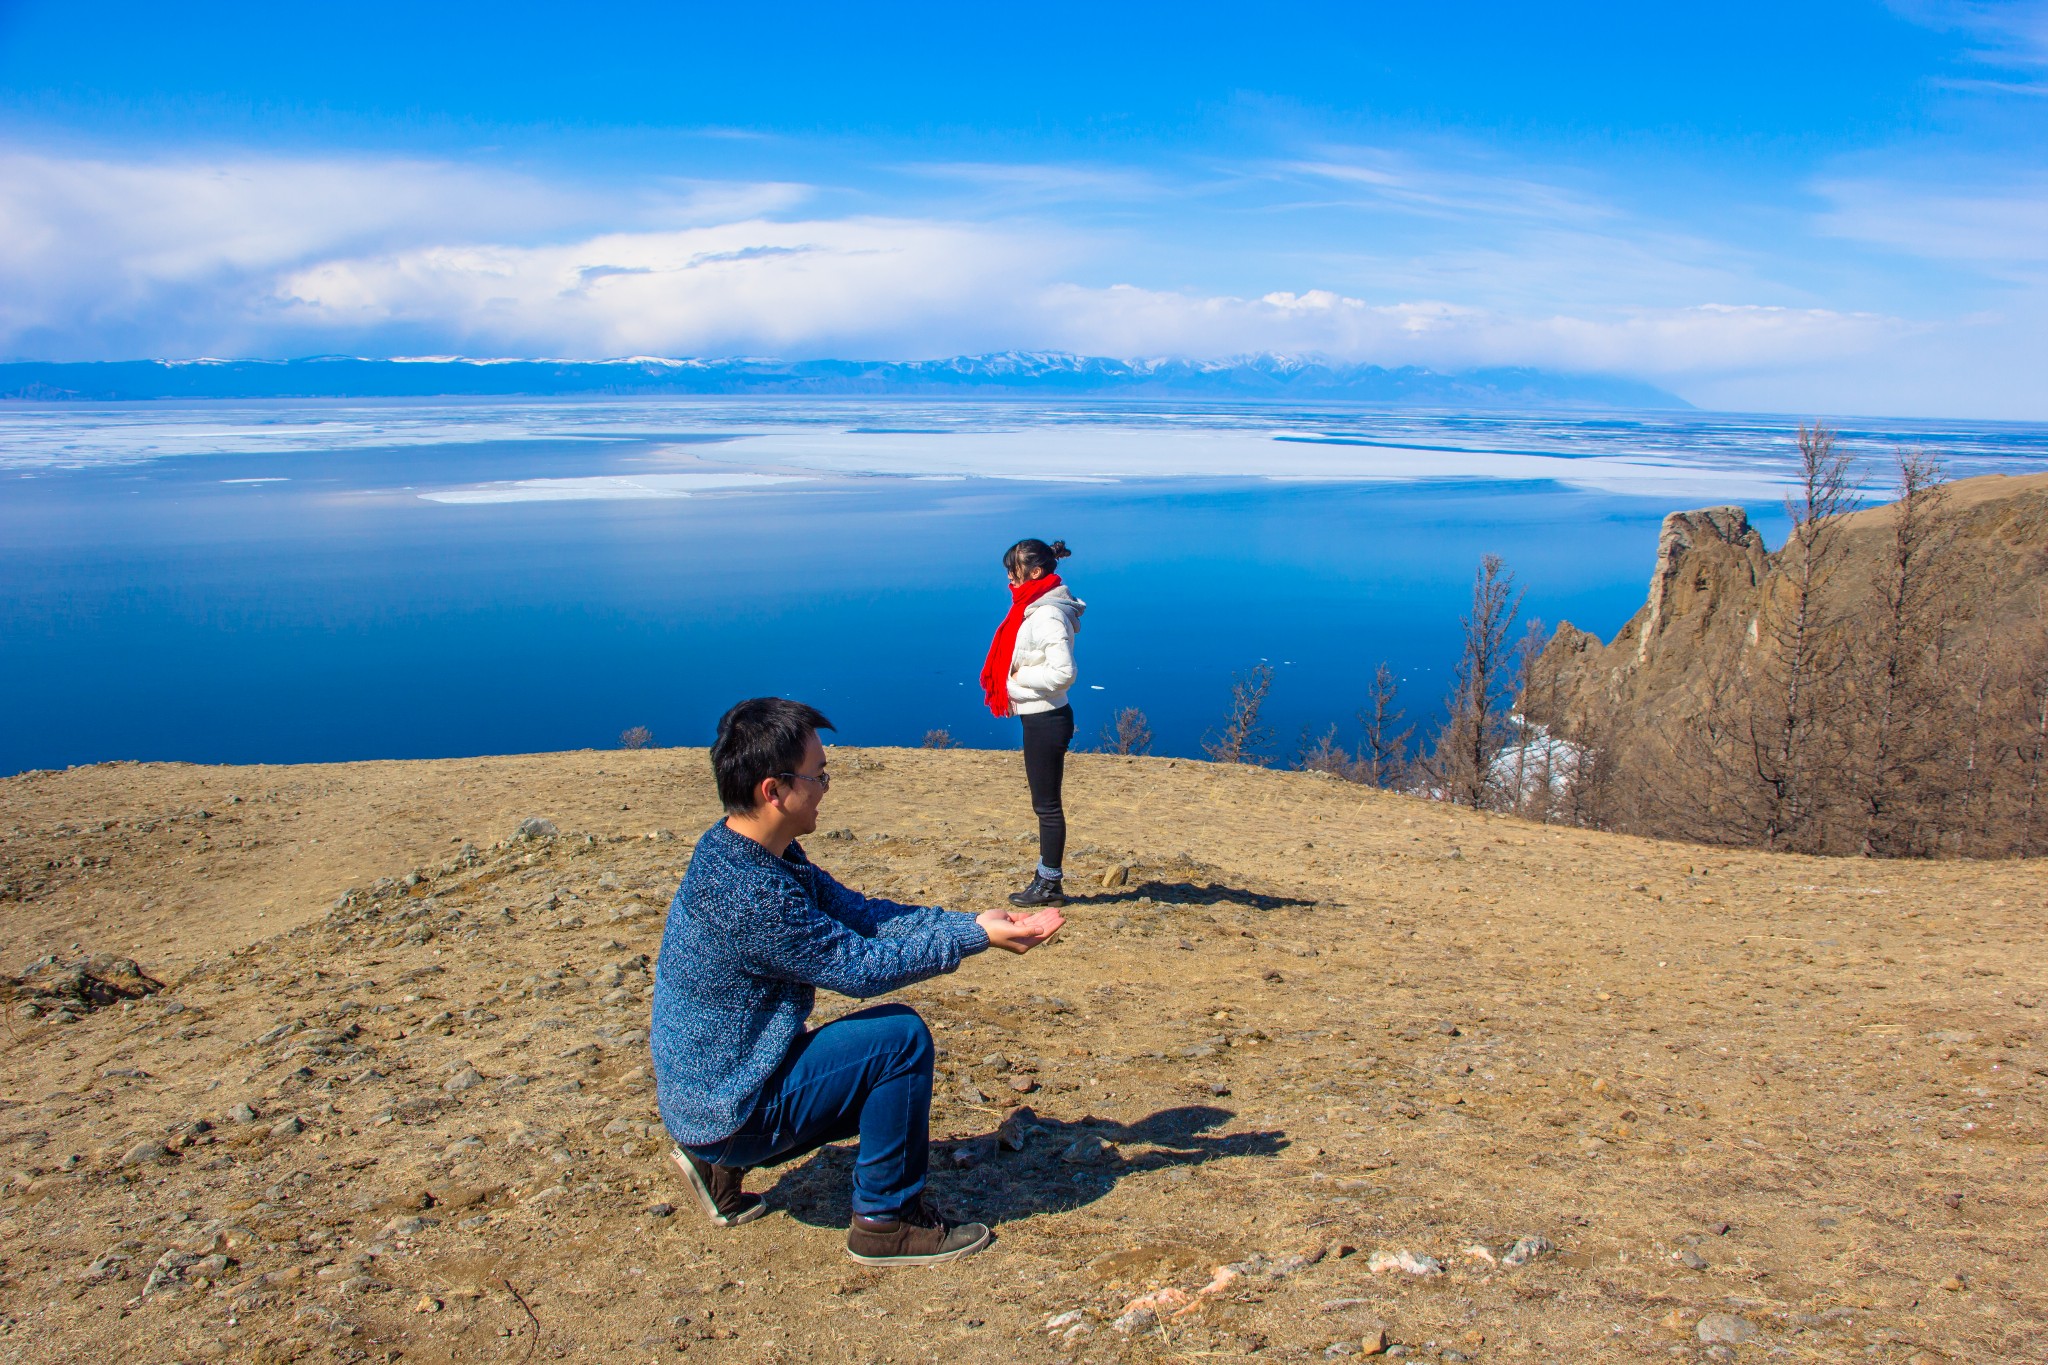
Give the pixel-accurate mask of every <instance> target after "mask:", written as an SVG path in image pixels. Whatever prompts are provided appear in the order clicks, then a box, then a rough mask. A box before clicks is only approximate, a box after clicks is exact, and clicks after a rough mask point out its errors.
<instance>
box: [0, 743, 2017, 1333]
mask: <svg viewBox="0 0 2048 1365" xmlns="http://www.w3.org/2000/svg"><path fill="white" fill-rule="evenodd" d="M834 768H835V771H837V772H839V773H841V774H842V775H843V778H842V781H841V782H840V783H839V784H838V785H835V787H834V788H833V791H832V794H831V798H830V800H829V802H828V804H827V805H826V808H825V818H826V825H825V829H824V830H823V831H821V836H820V837H816V838H814V839H812V840H810V841H809V847H810V850H811V852H812V854H813V856H814V857H816V858H818V860H819V861H821V862H823V863H825V864H826V865H827V866H828V867H830V868H832V869H833V870H834V871H835V872H836V873H837V874H838V875H839V876H841V877H842V878H843V879H845V880H847V881H848V882H850V883H852V884H854V885H858V886H863V887H865V888H868V889H870V890H874V891H878V892H887V893H890V894H893V895H896V896H899V897H906V898H916V899H924V900H930V901H934V902H937V903H942V904H947V905H952V906H956V907H960V908H967V909H974V908H983V907H986V906H988V905H991V904H994V903H995V902H996V899H997V897H998V896H999V895H1000V894H1001V893H1002V892H1004V891H1007V890H1009V889H1012V887H1013V886H1014V884H1015V883H1016V882H1017V880H1018V877H1019V873H1020V870H1021V869H1023V868H1025V867H1026V866H1027V865H1028V863H1029V861H1030V858H1031V849H1030V845H1029V843H1028V841H1027V839H1026V838H1025V837H1024V836H1025V834H1026V832H1027V828H1028V824H1029V821H1028V816H1027V812H1026V808H1025V799H1024V795H1023V789H1022V781H1021V777H1020V775H1019V773H1018V772H1017V771H1016V760H1015V757H1014V755H1004V754H988V753H974V752H957V751H956V752H949V753H925V752H906V751H895V750H849V749H838V750H836V751H835V761H834ZM708 785H709V784H708V781H707V774H706V764H705V761H704V756H703V754H702V752H701V751H685V750H652V751H643V752H637V753H579V754H560V755H544V756H534V757H523V758H502V759H482V760H466V761H447V762H422V763H375V764H349V765H337V766H326V767H296V768H200V767H185V766H175V765H150V766H136V765H108V766H101V767H95V768H86V769H78V770H74V771H70V772H65V773H45V774H31V775H27V776H23V777H19V778H15V779H11V780H8V781H5V782H0V883H4V889H0V965H4V967H5V969H6V970H7V971H10V972H13V971H20V970H21V969H22V968H23V967H25V966H28V965H30V964H33V963H36V962H38V961H42V960H46V959H52V958H53V959H54V962H52V963H51V964H50V965H46V966H44V967H42V968H40V969H39V970H37V971H35V972H33V973H31V974H29V975H27V976H26V977H24V978H23V980H22V982H21V985H20V986H19V988H18V989H19V991H20V992H22V994H19V995H18V996H17V999H16V1000H15V1002H14V1003H13V1005H12V1006H11V1007H10V1010H9V1014H8V1018H7V1021H6V1024H5V1029H4V1032H0V1059H4V1061H0V1361H11V1360H21V1361H57V1360H82V1359H90V1360H106V1361H128V1360H134V1361H154V1362H162V1361H172V1360H203V1359H233V1360H272V1361H275V1360H287V1359H308V1360H325V1359H343V1360H366V1359H367V1360H393V1359H398V1358H400V1357H403V1358H404V1359H406V1360H409V1361H420V1362H427V1361H454V1360H492V1361H500V1360H502V1361H527V1360H551V1359H567V1358H589V1359H605V1360H608V1361H639V1360H654V1361H660V1360H668V1359H673V1358H676V1357H677V1356H678V1355H679V1354H680V1355H682V1356H684V1357H687V1358H689V1359H694V1360H700V1361H714V1362H715V1361H768V1360H787V1361H796V1360H810V1359H818V1360H826V1361H842V1360H843V1361H849V1362H871V1361H884V1362H892V1363H905V1362H922V1361H939V1360H944V1361H956V1360H973V1361H991V1362H994V1361H1013V1360H1036V1361H1044V1362H1052V1361H1061V1360H1066V1361H1096V1360H1104V1361H1106V1360H1123V1359H1136V1360H1151V1359H1161V1360H1165V1359H1185V1360H1195V1359H1203V1360H1209V1359H1225V1360H1229V1359H1252V1360H1302V1359H1320V1358H1323V1357H1326V1356H1342V1355H1347V1354H1359V1353H1371V1352H1373V1351H1377V1350H1381V1349H1384V1351H1385V1353H1386V1354H1387V1355H1390V1356H1403V1355H1405V1356H1407V1357H1409V1358H1410V1359H1423V1360H1432V1361H1442V1362H1446V1365H1456V1362H1458V1361H1459V1360H1471V1361H1496V1360H1499V1361H1549V1360H1555V1361H1574V1362H1576V1361H1592V1360H1666V1359H1724V1360H1725V1359H1743V1360H1748V1359H1788V1360H1795V1361H1796V1360H1844V1359H1851V1358H1853V1359H1856V1360H1859V1361H1864V1360H1873V1361H1896V1362H1906V1361H1923V1362H1930V1361H1973V1362H1989V1361H2020V1360H2039V1359H2041V1358H2042V1357H2043V1355H2044V1353H2048V1327H2044V1320H2048V1289H2044V1285H2048V1275H2044V1269H2048V1240H2044V1239H2048V1213H2044V1200H2048V1190H2044V1185H2043V1182H2042V1181H2041V1178H2040V1171H2041V1169H2042V1166H2043V1160H2044V1156H2048V1153H2044V1150H2043V1136H2044V1133H2048V1128H2044V1124H2043V1102H2044V1097H2048V1049H2044V1048H2043V1046H2042V1042H2041V1031H2042V1022H2043V1011H2042V1009H2041V1008H2040V1004H2041V997H2042V996H2043V995H2044V994H2048V953H2044V951H2043V950H2044V937H2048V935H2044V915H2043V911H2044V908H2048V907H2044V891H2043V887H2044V880H2048V879H2044V878H2043V876H2042V871H2043V869H2042V867H2041V866H2040V865H2039V864H2038V863H2035V864H2027V863H2001V864H1969V863H1949V864H1941V865H1933V866H1930V865H1924V864H1904V863H1893V864H1872V863H1867V862H1849V861H1820V860H1813V859H1803V858H1796V857H1787V856H1770V855H1764V854H1741V853H1725V852H1715V853H1711V854H1710V853H1707V852H1703V851H1702V850H1700V849H1698V848H1693V847H1686V846H1680V845H1669V844H1658V843H1653V842H1648V841H1643V840H1636V839H1630V838H1625V837H1620V836H1610V835H1602V834H1596V833H1588V832H1582V831H1576V830H1564V829H1557V828H1546V827H1542V826H1536V825H1528V824H1522V823H1518V822H1515V821H1512V820H1509V819H1505V818H1500V817H1491V816H1485V815H1479V814H1474V813H1471V812H1468V811H1460V810H1450V809H1444V808H1440V807H1435V806H1430V805H1424V804H1420V803H1417V802H1414V801H1411V800H1407V799H1403V798H1398V797H1393V796H1388V795H1383V794H1380V793H1376V792H1372V791H1367V790H1363V789H1360V788H1358V787H1355V786H1350V785H1346V784H1342V783H1336V782H1326V781H1321V780H1318V779H1316V778H1314V777H1311V776H1306V775H1299V774H1279V773H1268V772H1261V771H1254V770H1249V769H1223V768H1216V767H1211V766H1208V765H1204V764H1190V763H1187V762H1179V763H1174V762H1170V761H1167V760H1162V759H1132V760H1126V759H1117V758H1107V757H1095V756H1090V757H1079V758H1077V759H1076V760H1075V764H1074V771H1073V775H1072V778H1071V789H1072V794H1071V799H1070V800H1071V804H1070V812H1071V816H1072V819H1073V824H1074V828H1075V831H1076V839H1077V842H1078V845H1079V847H1078V850H1077V852H1076V854H1075V856H1074V857H1073V858H1072V860H1071V862H1072V872H1073V876H1074V878H1075V884H1076V885H1077V886H1078V887H1079V888H1081V889H1083V890H1084V891H1085V893H1086V894H1085V896H1084V897H1083V898H1082V899H1081V900H1079V901H1078V902H1077V903H1076V904H1075V906H1074V907H1073V909H1072V912H1071V921H1070V927H1069V929H1068V930H1067V932H1066V934H1065V935H1064V936H1063V937H1062V939H1061V940H1059V941H1058V942H1057V943H1055V944H1054V945H1053V946H1051V947H1049V948H1047V949H1045V950H1043V951H1041V952H1039V953H1035V954H1033V955H1031V956H1029V957H1025V958H1021V959H1015V958H1009V957H1003V958H1002V959H1001V960H997V957H996V955H992V954H984V955H982V956H980V957H977V958H974V959H971V960H970V961H969V962H968V963H967V964H966V965H965V966H964V967H963V968H962V970H961V971H960V972H959V973H958V974H957V975H955V976H951V977H947V978H942V979H940V980H937V981H934V982H930V983H927V984H925V985H924V986H921V987H919V988H917V989H914V990H912V991H909V992H906V993H905V994H906V996H907V997H908V998H909V999H911V1000H913V1001H914V1002H915V1003H916V1004H917V1005H918V1007H919V1008H920V1009H921V1010H923V1011H924V1013H925V1015H926V1017H927V1018H928V1019H930V1020H931V1022H932V1025H933V1027H934V1029H935V1031H936V1033H937V1036H938V1038H939V1040H940V1044H941V1046H942V1048H943V1049H944V1055H943V1057H942V1061H941V1066H942V1068H943V1073H944V1074H943V1076H942V1078H941V1084H940V1098H939V1102H938V1106H937V1111H936V1115H935V1136H937V1137H941V1138H943V1139H945V1141H944V1142H943V1144H942V1147H943V1152H942V1155H941V1159H940V1161H939V1163H938V1169H939V1172H940V1173H939V1175H938V1176H937V1180H936V1184H937V1188H938V1191H939V1193H940V1195H941V1197H942V1199H943V1201H944V1202H947V1203H950V1204H952V1205H953V1206H955V1207H956V1208H957V1209H959V1210H960V1211H963V1212H967V1213H972V1214H975V1215H979V1216H982V1217H985V1218H987V1219H988V1221H990V1222H992V1223H994V1224H995V1225H996V1229H997V1235H998V1241H997V1243H996V1245H995V1246H994V1247H993V1248H991V1249H990V1250H989V1251H988V1252H987V1253H985V1254H983V1255H981V1256H978V1257H976V1258H973V1259H972V1260H969V1261H967V1262H964V1263H961V1264H959V1265H957V1266H953V1267H946V1268H940V1269H936V1270H929V1271H897V1272H893V1273H889V1272H881V1271H872V1270H867V1269H863V1268H861V1267H857V1266H855V1265H853V1264H852V1263H851V1262H848V1261H847V1260H845V1259H844V1257H843V1256H842V1254H841V1238H842V1235H843V1228H844V1222H845V1216H846V1209H845V1173H846V1166H847V1154H846V1153H845V1152H843V1151H836V1150H835V1151H828V1152H826V1153H823V1154H820V1155H819V1156H817V1157H815V1158H813V1159H810V1160H807V1161H804V1162H801V1163H798V1164H796V1165H794V1166H792V1167H788V1168H784V1169H781V1170H775V1171H765V1172H759V1173H757V1174H756V1175H755V1177H754V1181H755V1187H756V1188H762V1189H765V1190H767V1192H768V1196H769V1199H770V1201H771V1202H772V1203H773V1204H774V1206H775V1208H776V1210H777V1212H776V1213H775V1214H774V1215H773V1216H771V1217H770V1218H768V1219H765V1220H763V1221H761V1222H759V1223H755V1224H752V1225H750V1226H747V1227H745V1228H742V1229H737V1230H734V1231H730V1232H721V1231H718V1230H715V1229H712V1228H710V1227H708V1226H706V1225H705V1224H703V1223H702V1222H700V1221H699V1220H698V1218H697V1217H696V1216H695V1215H694V1213H693V1210H692V1209H691V1208H690V1207H689V1204H688V1201H687V1200H686V1198H685V1197H684V1191H683V1190H682V1189H681V1188H679V1185H678V1182H677V1181H676V1180H675V1179H673V1178H672V1177H671V1174H670V1170H669V1168H668V1167H667V1165H666V1163H665V1160H664V1157H663V1153H664V1151H665V1144H664V1143H663V1142H662V1140H661V1137H660V1134H659V1132H658V1130H657V1129H656V1128H655V1126H654V1117H655V1116H654V1107H653V1097H652V1093H651V1082H650V1080H649V1076H648V1072H647V1068H646V1061H645V1052H644V1039H645V1033H644V1030H645V1027H646V1023H647V988H648V976H647V972H646V968H645V964H646V962H647V959H648V956H649V955H651V954H653V953H654V952H655V950H656V947H657V945H658V942H659V938H660V933H661V925H662V910H663V907H664V906H665V904H666V902H667V899H668V897H669V895H670V893H671V891H672V889H673V887H674V885H675V882H676V880H677V877H678V875H679V874H680V872H681V870H682V868H683V866H684V863H685V861H686V859H687V857H688V853H689V849H690V844H691V840H692V838H693V837H694V835H695V834H696V832H698V831H699V830H700V829H701V828H702V827H703V826H705V825H706V824H708V823H709V821H710V820H711V819H712V818H713V816H714V811H713V809H712V806H711V802H710V800H709V794H708V790H707V789H708ZM527 817H542V818H545V819H547V820H550V821H552V822H553V823H554V825H555V826H556V827H557V829H558V831H559V832H558V833H557V834H555V835H553V836H547V835H542V836H540V837H535V838H526V839H518V838H514V837H513V836H514V833H515V830H516V829H517V828H518V826H519V825H520V822H521V821H522V820H524V819H526V818H527ZM663 831H672V834H671V833H664V832H663ZM1105 880H1107V881H1109V882H1111V883H1114V885H1103V883H1104V882H1105ZM93 954H118V955H123V956H127V957H132V958H133V959H135V960H136V961H137V962H138V963H139V964H140V968H141V969H142V971H143V972H145V973H147V974H148V975H149V976H150V977H153V978H155V979H157V980H160V981H162V982H164V983H165V989H164V990H162V991H161V992H160V993H157V994H153V995H144V996H141V997H139V998H133V999H122V998H119V997H118V996H117V995H115V994H113V993H112V991H113V990H114V988H120V989H139V988H140V987H141V986H142V984H143V983H140V982H138V981H137V980H136V979H135V978H133V977H122V976H120V974H119V973H118V972H115V971H113V970H112V969H111V968H109V967H106V964H104V963H103V964H102V969H103V971H104V972H105V973H106V974H107V976H108V980H109V983H110V985H109V988H108V989H107V990H103V991H101V992H100V994H101V995H102V996H103V998H105V999H106V1000H107V1001H108V1002H109V1003H106V1004H104V1005H102V1006H101V1007H99V1008H95V1009H90V1010H88V1009H86V1008H85V1005H84V1002H79V1003H77V1004H74V1005H73V1006H72V1007H70V1008H62V1007H61V1006H62V1005H63V998H62V997H60V996H56V995H52V994H50V993H49V992H50V989H52V988H54V987H55V986H56V985H57V984H58V983H59V982H60V980H61V977H62V974H61V970H60V969H61V968H63V967H64V966H65V965H67V964H71V963H74V962H76V961H78V960H79V959H81V958H85V957H87V956H89V955H93ZM72 979H73V981H74V983H76V982H77V978H75V977H74V978H72ZM31 996H33V998H31ZM845 1007H846V1003H845V1002H840V1001H836V1000H835V1001H833V1002H832V1004H831V1005H830V1006H829V1007H828V1009H840V1008H845ZM32 1015H33V1017H31V1016H32ZM1019 1106H1025V1107H1027V1109H1028V1112H1027V1111H1020V1110H1019V1108H1018V1107H1019ZM999 1128H1001V1129H1003V1130H1004V1131H1005V1132H1006V1133H1007V1134H1008V1135H1009V1136H1011V1137H1012V1138H1014V1139H1016V1140H1017V1141H1018V1142H1020V1143H1021V1150H1011V1149H1010V1147H1009V1146H1005V1145H1001V1144H998V1143H997V1142H995V1141H992V1140H991V1139H992V1137H993V1136H994V1135H995V1134H996V1133H997V1132H998V1130H999ZM1523 1239H1540V1240H1529V1241H1523ZM1517 1242H1522V1245H1523V1250H1524V1253H1533V1254H1526V1255H1522V1256H1510V1255H1508V1254H1507V1253H1508V1252H1509V1251H1510V1249H1511V1248H1512V1247H1514V1246H1515V1244H1516V1243H1517ZM1546 1247H1549V1248H1552V1249H1548V1250H1546V1249H1545V1248H1546ZM1402 1253H1407V1260H1406V1266H1407V1268H1403V1266H1402V1265H1401V1264H1400V1258H1401V1255H1402ZM1390 1262H1391V1263H1393V1264H1391V1266H1390V1264H1389V1263H1390ZM1432 1267H1434V1268H1435V1269H1436V1273H1416V1271H1418V1270H1420V1271H1429V1270H1431V1269H1432ZM1219 1268H1222V1269H1220V1270H1219ZM1205 1289H1206V1290H1208V1291H1209V1292H1204V1291H1205ZM1134 1301H1137V1302H1135V1303H1134Z"/></svg>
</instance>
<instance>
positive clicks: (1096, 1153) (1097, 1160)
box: [1060, 1133, 1117, 1166]
mask: <svg viewBox="0 0 2048 1365" xmlns="http://www.w3.org/2000/svg"><path fill="white" fill-rule="evenodd" d="M1116 1158H1117V1150H1116V1148H1115V1147H1114V1146H1113V1145H1111V1144H1110V1143H1107V1142H1104V1141H1103V1140H1102V1139H1101V1138H1099V1137H1097V1136H1096V1135H1095V1134H1093V1133H1084V1134H1082V1135H1081V1136H1080V1137H1077V1138H1075V1139H1074V1140H1073V1141H1072V1142H1070V1143H1068V1144H1067V1147H1066V1150H1065V1151H1063V1152H1061V1153H1060V1160H1061V1161H1064V1162H1066V1163H1067V1164H1068V1165H1069V1166H1101V1165H1106V1164H1107V1163H1109V1162H1112V1161H1115V1160H1116Z"/></svg>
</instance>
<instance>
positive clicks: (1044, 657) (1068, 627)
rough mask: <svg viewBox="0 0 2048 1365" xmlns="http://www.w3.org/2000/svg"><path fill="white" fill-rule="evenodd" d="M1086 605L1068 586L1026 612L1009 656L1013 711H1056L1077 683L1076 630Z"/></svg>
mask: <svg viewBox="0 0 2048 1365" xmlns="http://www.w3.org/2000/svg"><path fill="white" fill-rule="evenodd" d="M1087 605H1088V604H1087V603H1085V602H1083V601H1081V600H1080V599H1079V598H1077V597H1075V596H1074V595H1073V594H1072V593H1070V592H1068V591H1067V588H1066V585H1065V584H1064V583H1063V584H1061V585H1060V586H1059V587H1057V588H1054V589H1053V590H1052V591H1051V592H1049V593H1047V594H1046V595H1045V596H1043V597H1041V598H1039V599H1038V600H1037V601H1036V602H1033V603H1032V604H1031V605H1030V606H1028V607H1026V608H1024V620H1023V623H1022V624H1020V625H1019V626H1018V627H1017V648H1016V650H1015V651H1014V652H1013V653H1012V654H1011V655H1010V709H1011V710H1012V711H1014V712H1016V713H1017V714H1018V715H1020V716H1028V715H1032V714H1034V713H1036V712H1040V711H1057V710H1059V709H1060V708H1061V707H1062V706H1065V705H1066V704H1067V689H1068V688H1070V687H1072V686H1073V685H1074V631H1075V629H1076V628H1077V627H1079V626H1080V624H1081V613H1082V612H1083V611H1085V610H1087Z"/></svg>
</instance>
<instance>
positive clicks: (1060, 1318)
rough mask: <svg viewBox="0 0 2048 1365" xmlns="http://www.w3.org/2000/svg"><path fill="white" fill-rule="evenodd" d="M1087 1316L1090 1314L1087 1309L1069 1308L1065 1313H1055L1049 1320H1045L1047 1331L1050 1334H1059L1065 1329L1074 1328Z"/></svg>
mask: <svg viewBox="0 0 2048 1365" xmlns="http://www.w3.org/2000/svg"><path fill="white" fill-rule="evenodd" d="M1087 1316H1088V1312H1087V1310H1086V1309H1083V1308H1069V1309H1068V1310H1067V1311H1066V1312H1064V1313H1055V1314H1053V1315H1052V1316H1051V1317H1049V1318H1047V1319H1046V1320H1045V1330H1046V1331H1048V1332H1057V1331H1059V1330H1060V1329H1061V1328H1063V1327H1072V1326H1073V1325H1074V1324H1075V1323H1077V1322H1079V1321H1081V1319H1083V1318H1085V1317H1087Z"/></svg>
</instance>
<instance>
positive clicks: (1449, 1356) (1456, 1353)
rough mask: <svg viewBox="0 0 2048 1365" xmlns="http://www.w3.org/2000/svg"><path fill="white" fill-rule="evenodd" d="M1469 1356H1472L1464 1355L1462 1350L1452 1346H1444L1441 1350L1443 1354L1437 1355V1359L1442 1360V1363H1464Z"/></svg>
mask: <svg viewBox="0 0 2048 1365" xmlns="http://www.w3.org/2000/svg"><path fill="white" fill-rule="evenodd" d="M1471 1358H1472V1357H1470V1356H1468V1355H1466V1354H1465V1353H1464V1352H1463V1351H1460V1350H1458V1349H1457V1348H1456V1347H1453V1346H1446V1347H1445V1348H1444V1350H1443V1354H1441V1355H1439V1356H1438V1357H1437V1359H1438V1360H1441V1361H1442V1362H1443V1365H1465V1362H1466V1361H1468V1360H1470V1359H1471Z"/></svg>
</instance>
